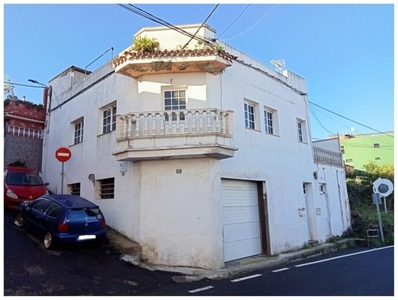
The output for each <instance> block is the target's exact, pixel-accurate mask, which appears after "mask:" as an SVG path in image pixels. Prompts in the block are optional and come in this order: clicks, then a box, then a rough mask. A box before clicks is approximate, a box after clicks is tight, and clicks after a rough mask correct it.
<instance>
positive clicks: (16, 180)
mask: <svg viewBox="0 0 398 300" xmlns="http://www.w3.org/2000/svg"><path fill="white" fill-rule="evenodd" d="M6 182H7V184H10V185H32V186H34V185H43V181H41V179H40V177H39V176H38V175H37V174H33V173H31V174H30V173H17V172H12V173H8V174H7V179H6Z"/></svg>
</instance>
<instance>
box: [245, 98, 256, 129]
mask: <svg viewBox="0 0 398 300" xmlns="http://www.w3.org/2000/svg"><path fill="white" fill-rule="evenodd" d="M244 109H245V127H246V128H250V129H256V124H255V118H254V117H255V115H254V113H255V107H254V105H252V104H249V103H247V102H245V104H244Z"/></svg>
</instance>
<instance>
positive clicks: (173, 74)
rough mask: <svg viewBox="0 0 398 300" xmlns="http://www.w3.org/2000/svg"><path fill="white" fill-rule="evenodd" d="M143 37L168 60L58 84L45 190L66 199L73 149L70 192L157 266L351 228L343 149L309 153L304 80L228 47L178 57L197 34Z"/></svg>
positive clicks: (272, 247)
mask: <svg viewBox="0 0 398 300" xmlns="http://www.w3.org/2000/svg"><path fill="white" fill-rule="evenodd" d="M199 26H200V25H197V24H196V25H186V26H180V28H181V29H183V30H185V31H186V32H188V33H190V34H194V33H195V32H196V31H197V30H198V28H199ZM214 34H215V31H214V30H213V29H212V28H211V27H209V26H203V27H202V28H200V30H199V32H198V34H197V36H200V37H203V38H205V39H207V40H210V39H212V38H214ZM139 37H148V38H150V39H151V38H156V39H157V41H158V42H159V44H160V47H159V50H158V51H155V52H153V53H140V52H134V51H131V50H130V48H127V49H126V50H125V51H122V52H121V53H120V54H119V56H118V57H116V58H115V59H114V60H113V61H112V62H110V63H107V64H105V65H103V66H102V67H100V68H99V69H98V70H96V71H94V72H92V73H91V74H87V73H85V72H83V70H81V69H78V68H75V67H71V68H69V69H68V70H66V71H64V72H62V73H61V74H60V75H58V76H56V77H55V78H53V79H52V80H51V81H50V82H49V84H50V86H51V88H52V93H53V94H52V98H51V103H50V105H49V110H48V119H47V124H48V126H47V128H46V130H45V131H44V151H43V176H44V179H45V181H47V182H49V183H50V185H49V188H50V190H52V191H54V192H56V193H57V192H60V190H61V187H60V184H61V176H60V175H59V174H60V170H61V163H60V162H58V161H57V160H56V159H55V157H54V153H55V151H56V150H57V149H58V148H59V147H69V149H70V150H71V153H72V157H71V159H70V160H69V161H68V162H66V163H65V165H64V173H65V180H64V184H65V186H64V191H65V190H66V191H68V192H69V193H74V194H79V195H81V196H82V197H85V198H87V199H89V200H92V201H94V202H95V203H97V204H99V205H100V206H101V209H102V210H103V212H104V214H105V215H106V217H107V223H108V225H110V226H111V227H113V228H115V229H116V230H118V231H120V232H121V233H123V234H125V235H126V236H128V237H130V238H131V239H133V240H135V241H137V242H138V243H140V245H141V247H142V257H143V259H145V260H147V261H148V262H150V263H154V264H164V265H174V266H188V267H200V268H207V269H214V268H221V267H223V266H224V263H225V262H227V261H231V260H234V259H238V258H242V257H247V256H252V255H258V254H264V255H275V254H278V253H281V252H285V251H289V250H294V249H298V248H301V247H303V246H305V245H307V244H308V243H311V242H318V243H323V242H325V241H326V240H327V239H328V238H331V237H333V236H339V235H341V234H343V232H344V231H345V230H347V229H349V228H350V212H349V204H348V196H347V190H346V185H345V175H344V168H343V164H342V159H341V154H340V152H339V145H338V141H337V146H336V145H334V146H333V145H332V146H331V145H327V147H326V146H324V145H322V144H319V145H318V146H319V147H318V146H317V147H313V145H312V142H311V136H310V125H309V117H308V109H307V107H308V106H307V96H306V95H307V88H306V81H305V79H304V78H302V77H300V76H298V75H296V74H294V73H292V72H290V71H287V70H285V71H284V72H283V74H281V73H279V72H276V71H274V70H272V69H269V68H268V67H266V66H265V65H263V64H261V63H260V62H258V61H256V60H254V59H252V58H250V57H249V56H247V55H245V54H244V53H242V52H240V51H238V50H236V49H234V48H232V47H230V46H228V45H224V44H223V45H222V46H223V50H220V51H218V50H216V49H214V48H212V47H206V46H203V44H199V43H197V42H196V40H193V41H192V42H191V43H190V44H189V45H188V47H187V48H185V49H183V50H181V49H180V48H181V47H179V45H184V44H185V43H187V42H188V41H189V39H190V37H187V36H185V35H182V34H180V33H178V32H175V31H173V30H171V29H168V28H164V27H151V28H143V29H141V30H140V31H139V32H137V33H136V34H135V38H136V39H137V38H139ZM328 147H329V148H328ZM333 147H334V148H333Z"/></svg>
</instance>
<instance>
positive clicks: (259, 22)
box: [223, 4, 278, 42]
mask: <svg viewBox="0 0 398 300" xmlns="http://www.w3.org/2000/svg"><path fill="white" fill-rule="evenodd" d="M277 5H278V4H275V5H274V6H273V7H272V8H271V9H270V10H269V11H268V12H267V13H266V14H265V15H264V16H263V17H262V18H261V19H260V20H258V21H257V22H256V23H255V24H254V25H253V26H252V27H250V28H249V29H247V30H245V31H243V32H242V33H240V34H238V35H237V36H234V37H232V38H229V39H225V40H223V42H225V41H229V40H233V39H236V38H237V37H240V36H241V35H243V34H245V33H246V32H248V31H249V30H251V29H253V28H254V26H256V25H257V24H258V23H260V22H261V21H262V20H264V19H265V17H267V16H268V15H269V14H270V13H271V12H272V11H273V10H274V8H275V7H276V6H277Z"/></svg>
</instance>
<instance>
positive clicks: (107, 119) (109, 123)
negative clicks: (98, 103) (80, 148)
mask: <svg viewBox="0 0 398 300" xmlns="http://www.w3.org/2000/svg"><path fill="white" fill-rule="evenodd" d="M114 130H116V104H114V105H112V106H111V107H109V108H107V109H104V110H103V112H102V133H108V132H111V131H114Z"/></svg>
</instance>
